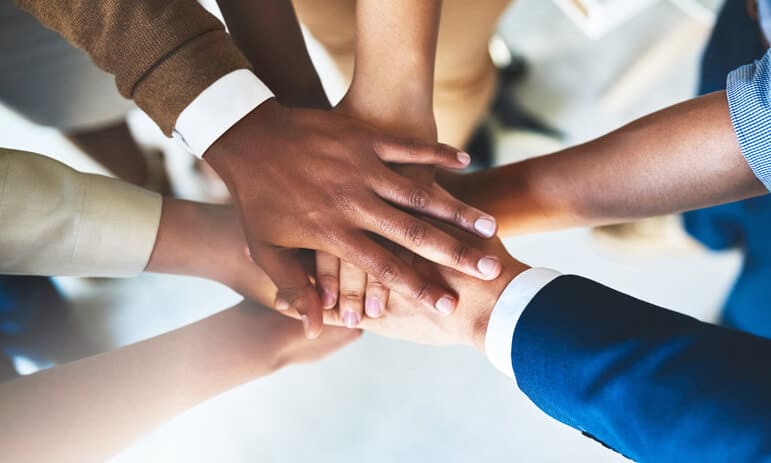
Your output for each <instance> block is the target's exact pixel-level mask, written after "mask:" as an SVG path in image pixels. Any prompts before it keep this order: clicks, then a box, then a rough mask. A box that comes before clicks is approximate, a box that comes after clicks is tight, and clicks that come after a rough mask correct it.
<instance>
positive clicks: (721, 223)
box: [683, 0, 771, 337]
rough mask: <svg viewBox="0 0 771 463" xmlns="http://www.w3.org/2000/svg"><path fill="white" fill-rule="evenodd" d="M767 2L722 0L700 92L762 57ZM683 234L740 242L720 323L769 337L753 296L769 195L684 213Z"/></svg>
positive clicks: (708, 241) (714, 243)
mask: <svg viewBox="0 0 771 463" xmlns="http://www.w3.org/2000/svg"><path fill="white" fill-rule="evenodd" d="M768 10H769V3H768V2H763V1H761V2H756V1H755V0H727V1H726V2H725V4H724V5H723V8H722V10H721V11H720V14H719V16H718V20H717V23H716V24H715V29H714V31H713V32H712V37H711V38H710V40H709V42H708V44H707V48H706V50H705V51H704V56H703V59H702V64H701V79H700V83H699V94H700V95H704V94H707V93H710V92H715V91H718V90H725V88H726V76H728V74H729V73H730V72H731V71H732V70H734V69H736V68H737V67H739V66H741V65H742V64H745V63H751V62H752V61H754V60H758V59H760V58H762V57H763V54H764V53H765V52H766V50H767V49H768V34H769V32H771V31H770V30H766V28H764V27H762V20H763V19H764V18H766V21H771V17H769V13H771V11H768ZM683 217H684V225H685V228H686V230H687V231H688V233H689V234H690V235H691V236H692V237H694V238H695V239H697V240H698V241H699V242H700V243H702V244H703V245H705V246H707V247H708V248H710V249H713V250H724V249H729V248H735V247H741V249H742V253H743V255H744V263H743V265H742V269H741V273H740V274H739V277H738V279H737V280H736V282H735V284H734V287H733V289H732V290H731V293H730V295H729V296H728V299H727V300H726V302H725V306H724V307H723V312H722V315H721V319H722V323H723V324H725V325H727V326H731V327H735V328H738V329H741V330H744V331H749V332H751V333H754V334H757V335H760V336H765V337H771V310H768V309H767V308H766V307H765V306H763V305H762V304H758V303H757V301H764V300H768V296H769V286H768V282H769V281H771V246H769V244H768V235H769V233H771V197H769V196H762V197H759V198H753V199H747V200H743V201H739V202H735V203H731V204H725V205H721V206H715V207H711V208H708V209H701V210H697V211H692V212H687V213H685V214H684V216H683Z"/></svg>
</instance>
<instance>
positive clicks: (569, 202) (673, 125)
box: [441, 92, 767, 235]
mask: <svg viewBox="0 0 771 463" xmlns="http://www.w3.org/2000/svg"><path fill="white" fill-rule="evenodd" d="M441 183H442V184H443V185H444V186H445V187H446V188H447V189H448V190H450V191H451V192H452V193H453V194H455V195H456V196H458V197H460V198H462V199H463V200H465V201H466V202H468V203H469V204H473V205H475V206H477V207H480V208H482V209H484V210H486V211H489V212H491V213H492V214H493V215H495V217H496V218H497V220H498V222H499V224H500V227H501V228H500V232H501V233H502V234H504V235H506V234H519V233H530V232H540V231H547V230H554V229H560V228H567V227H577V226H589V225H603V224H610V223H619V222H625V221H629V220H634V219H638V218H643V217H650V216H655V215H660V214H666V213H672V212H681V211H685V210H690V209H697V208H702V207H707V206H712V205H715V204H720V203H726V202H731V201H737V200H740V199H744V198H749V197H752V196H758V195H762V194H766V193H767V191H766V189H765V188H764V187H763V185H762V184H761V183H760V181H759V180H758V179H757V178H756V177H755V175H754V174H753V173H752V171H751V170H750V168H749V166H748V165H747V162H746V161H745V159H744V158H743V156H742V154H741V151H740V149H739V145H738V142H737V139H736V134H735V133H734V130H733V126H732V124H731V119H730V116H729V112H728V103H727V100H726V95H725V92H716V93H712V94H709V95H706V96H703V97H700V98H695V99H693V100H689V101H686V102H684V103H680V104H677V105H674V106H672V107H670V108H667V109H664V110H662V111H659V112H656V113H653V114H651V115H648V116H646V117H643V118H641V119H639V120H637V121H635V122H633V123H631V124H629V125H627V126H625V127H622V128H621V129H619V130H616V131H614V132H612V133H610V134H608V135H605V136H603V137H601V138H598V139H597V140H594V141H592V142H589V143H586V144H583V145H579V146H576V147H573V148H569V149H566V150H564V151H560V152H558V153H554V154H552V155H548V156H543V157H540V158H536V159H531V160H527V161H524V162H519V163H515V164H510V165H507V166H503V167H499V168H496V169H491V170H487V171H482V172H478V173H475V174H472V175H467V176H459V175H452V174H446V175H442V178H441Z"/></svg>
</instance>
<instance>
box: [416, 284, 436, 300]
mask: <svg viewBox="0 0 771 463" xmlns="http://www.w3.org/2000/svg"><path fill="white" fill-rule="evenodd" d="M430 294H431V286H430V285H429V284H428V283H426V282H423V283H421V284H420V285H419V286H417V287H416V288H415V290H414V291H413V294H412V297H414V298H415V299H416V300H418V301H420V302H424V301H426V300H428V298H429V296H430Z"/></svg>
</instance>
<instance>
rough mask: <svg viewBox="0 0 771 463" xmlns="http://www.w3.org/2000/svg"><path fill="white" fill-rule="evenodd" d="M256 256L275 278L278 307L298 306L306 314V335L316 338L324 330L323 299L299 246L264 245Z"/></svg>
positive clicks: (269, 274) (258, 261)
mask: <svg viewBox="0 0 771 463" xmlns="http://www.w3.org/2000/svg"><path fill="white" fill-rule="evenodd" d="M252 258H254V260H255V262H257V264H258V265H260V266H261V267H262V268H263V269H264V270H265V273H267V274H268V276H269V277H270V278H271V280H273V283H275V285H276V287H277V288H278V293H277V294H276V309H277V310H287V309H289V308H290V307H291V308H294V309H296V310H297V311H298V312H299V313H300V314H301V316H302V322H303V328H304V329H305V335H306V336H307V337H308V338H309V339H315V338H317V337H318V336H319V334H321V329H322V326H323V316H322V313H321V301H319V296H318V294H317V293H316V290H315V289H314V288H313V286H312V285H311V283H310V279H309V277H308V274H307V273H305V270H304V269H303V266H302V263H301V261H300V259H299V258H298V256H297V251H296V250H289V249H279V248H273V247H265V246H260V247H258V248H257V249H256V252H252Z"/></svg>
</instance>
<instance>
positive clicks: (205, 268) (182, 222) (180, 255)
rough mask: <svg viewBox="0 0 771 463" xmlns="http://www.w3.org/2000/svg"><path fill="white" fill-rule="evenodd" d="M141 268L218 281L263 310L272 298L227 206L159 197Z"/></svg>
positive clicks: (272, 291) (268, 283) (271, 286)
mask: <svg viewBox="0 0 771 463" xmlns="http://www.w3.org/2000/svg"><path fill="white" fill-rule="evenodd" d="M145 270H146V271H148V272H157V273H168V274H176V275H189V276H196V277H201V278H206V279H209V280H215V281H219V282H220V283H223V284H225V285H226V286H229V287H230V288H232V289H234V290H236V291H238V292H239V293H240V294H242V295H243V296H245V297H247V298H249V299H251V300H254V301H257V302H259V303H261V304H263V305H265V306H268V307H271V306H273V302H274V298H275V294H276V287H275V285H274V284H273V282H272V281H271V280H270V278H268V276H267V275H266V274H265V273H264V272H263V271H262V269H260V268H259V267H258V266H257V265H255V264H254V262H253V261H252V260H251V258H250V257H249V254H248V252H247V247H246V241H245V239H244V235H243V231H242V229H241V222H240V221H239V219H238V214H237V213H236V211H235V210H234V209H233V208H231V207H226V206H219V205H212V204H202V203H196V202H192V201H185V200H180V199H173V198H164V201H163V208H162V212H161V219H160V225H159V226H158V232H157V235H156V239H155V246H154V248H153V251H152V254H151V256H150V259H149V261H148V263H147V268H146V269H145Z"/></svg>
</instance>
